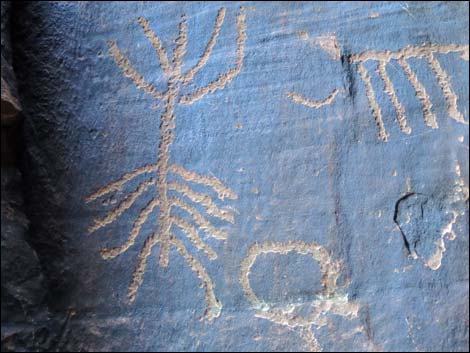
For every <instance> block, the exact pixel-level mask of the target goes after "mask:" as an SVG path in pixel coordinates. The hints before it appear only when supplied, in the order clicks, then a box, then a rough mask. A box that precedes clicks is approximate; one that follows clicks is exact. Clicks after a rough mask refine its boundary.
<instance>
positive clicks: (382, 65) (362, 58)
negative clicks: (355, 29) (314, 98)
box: [348, 43, 469, 141]
mask: <svg viewBox="0 0 470 353" xmlns="http://www.w3.org/2000/svg"><path fill="white" fill-rule="evenodd" d="M468 51H469V46H468V45H459V44H442V45H441V44H429V43H427V44H423V45H420V46H418V45H408V46H406V47H404V48H402V49H399V50H396V51H390V50H366V51H363V52H361V53H358V54H352V55H350V56H349V57H348V60H349V62H350V63H351V64H356V68H357V71H358V73H359V76H360V77H361V79H362V81H363V82H364V86H365V90H366V96H367V99H368V101H369V106H370V108H371V110H372V114H373V116H374V119H375V121H376V124H377V129H378V133H377V135H378V138H379V139H381V140H383V141H387V139H388V137H389V136H388V134H387V132H386V129H385V127H384V124H383V119H382V112H381V109H380V106H379V104H378V102H377V100H376V97H375V93H374V89H373V87H372V83H371V78H370V75H369V72H368V71H367V69H366V68H365V66H364V65H363V64H364V63H365V62H367V61H369V60H372V61H376V62H377V69H376V71H377V73H378V76H379V77H380V78H381V80H382V81H383V84H384V92H385V93H386V94H387V95H388V97H389V99H390V101H391V102H392V104H393V106H394V108H395V111H396V120H397V122H398V124H399V126H400V129H401V131H402V132H404V133H406V134H409V133H411V128H410V127H409V126H408V123H407V120H406V113H405V108H404V107H403V105H402V104H401V103H400V101H399V99H398V97H397V95H396V92H395V89H394V86H393V83H392V81H391V79H390V77H389V76H388V74H387V70H386V66H387V64H389V63H390V62H391V61H392V60H394V61H396V62H397V63H398V65H399V66H400V67H401V68H402V69H403V71H404V73H405V75H406V78H407V79H408V81H409V82H410V84H411V85H412V87H413V88H414V90H415V93H416V97H417V98H418V100H419V101H420V102H421V106H422V112H423V119H424V122H425V123H426V125H428V126H429V127H430V128H432V129H437V128H438V127H439V125H438V122H437V119H436V115H435V114H434V112H433V110H432V102H431V97H430V96H429V94H428V93H427V91H426V88H425V87H424V85H423V84H422V83H421V82H420V81H419V79H418V76H417V75H416V73H415V72H414V71H413V69H412V68H411V66H410V65H409V63H408V61H407V59H410V58H417V59H424V60H426V62H427V63H428V65H429V67H430V68H431V70H432V72H433V73H434V75H435V76H436V79H437V83H438V84H439V87H440V88H441V90H442V93H443V95H444V98H445V101H446V104H447V112H448V114H449V116H450V117H451V118H452V119H454V120H455V121H457V122H459V123H462V124H468V121H466V120H465V119H464V116H463V114H462V113H461V112H460V111H459V109H458V106H457V100H458V97H457V95H456V93H455V91H454V89H453V88H452V85H451V79H450V76H449V75H448V74H447V72H446V71H445V70H444V69H443V68H442V66H441V64H440V63H439V60H438V59H437V58H436V56H435V54H448V53H452V52H455V53H460V58H461V59H462V60H466V61H468Z"/></svg>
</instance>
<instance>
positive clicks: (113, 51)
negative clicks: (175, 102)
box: [107, 40, 164, 99]
mask: <svg viewBox="0 0 470 353" xmlns="http://www.w3.org/2000/svg"><path fill="white" fill-rule="evenodd" d="M107 43H108V48H109V50H108V51H109V55H111V57H112V58H113V59H114V61H115V62H116V64H117V66H119V68H120V69H121V71H122V73H123V74H124V76H126V77H129V78H130V79H131V80H132V82H134V85H135V87H136V88H138V89H143V90H144V91H145V92H146V93H148V94H150V95H151V96H153V97H154V98H156V99H162V98H163V97H164V94H163V93H161V92H159V91H157V90H156V88H155V87H154V86H153V85H151V84H150V83H148V82H146V81H145V80H144V77H143V76H142V75H141V74H140V73H139V72H138V71H137V70H136V69H135V68H134V67H133V66H132V64H131V62H130V61H129V59H128V58H127V57H126V56H125V55H124V54H123V53H121V51H120V50H119V48H118V47H117V45H116V43H115V42H114V41H112V40H109V41H108V42H107Z"/></svg>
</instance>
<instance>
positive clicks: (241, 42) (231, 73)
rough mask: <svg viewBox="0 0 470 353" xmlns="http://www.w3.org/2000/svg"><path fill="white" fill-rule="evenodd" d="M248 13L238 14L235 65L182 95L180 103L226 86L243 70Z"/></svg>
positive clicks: (191, 100) (199, 97)
mask: <svg viewBox="0 0 470 353" xmlns="http://www.w3.org/2000/svg"><path fill="white" fill-rule="evenodd" d="M245 20H246V15H245V13H243V12H242V13H239V14H237V49H236V52H235V67H234V68H231V69H229V70H228V71H227V72H225V73H222V74H219V76H218V77H217V79H216V80H214V81H212V82H209V83H208V84H207V85H205V86H202V87H199V88H197V89H196V90H195V91H194V92H192V93H189V94H187V95H184V96H180V98H179V103H181V104H191V103H193V102H195V101H197V100H199V99H201V98H202V97H204V96H205V95H206V94H208V93H210V92H214V91H215V90H217V89H221V88H224V87H225V86H226V85H227V84H228V83H229V82H230V81H231V80H232V79H233V78H234V77H235V76H236V75H237V74H238V73H239V72H240V70H241V68H242V64H243V55H244V46H245V41H246V23H245Z"/></svg>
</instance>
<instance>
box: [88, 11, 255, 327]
mask: <svg viewBox="0 0 470 353" xmlns="http://www.w3.org/2000/svg"><path fill="white" fill-rule="evenodd" d="M225 13H226V10H225V8H221V9H220V10H219V11H218V13H217V16H216V20H215V24H214V27H213V30H212V34H211V36H210V38H209V41H208V42H207V44H206V46H205V49H204V51H203V53H202V55H201V56H200V58H199V60H198V61H197V63H196V64H195V65H194V66H193V67H192V68H190V69H188V70H187V71H186V72H183V70H182V64H183V56H184V55H185V53H186V45H187V35H186V32H187V30H186V17H185V16H183V18H182V20H181V22H180V23H179V31H178V36H177V38H176V39H175V45H174V49H173V52H172V57H171V59H170V58H169V57H168V53H167V50H166V49H165V48H164V47H163V44H162V41H161V40H160V38H159V37H158V36H157V35H156V34H155V32H154V31H153V29H152V28H151V25H150V23H149V21H148V20H147V19H145V18H143V17H139V18H138V20H137V22H138V24H139V25H140V26H141V27H142V29H143V31H144V34H145V36H146V37H147V39H148V40H149V42H150V44H151V45H152V47H153V48H154V50H155V54H156V56H157V58H158V60H159V62H160V67H161V69H162V71H163V75H164V76H165V78H166V80H167V87H166V89H165V90H163V91H158V90H157V89H156V88H155V87H154V85H153V84H151V83H149V82H147V81H146V80H145V78H144V77H143V75H141V74H140V73H139V72H138V71H137V69H136V68H134V66H133V65H132V64H131V61H130V60H129V59H128V58H127V56H126V55H125V54H124V53H123V52H122V51H121V50H120V49H119V47H118V45H117V44H116V42H114V41H111V40H110V41H108V48H109V54H110V56H111V57H112V58H113V59H114V61H115V63H116V64H117V66H118V67H119V68H120V70H121V71H122V73H123V75H124V76H126V77H128V78H129V79H130V80H131V81H132V83H133V84H134V86H135V87H136V88H137V89H142V90H143V91H144V92H146V93H147V94H149V95H151V96H152V97H154V98H155V99H158V100H162V101H163V107H162V114H161V116H160V141H159V144H158V149H157V153H156V157H157V161H156V163H155V164H146V165H143V166H141V167H138V168H136V169H134V170H132V171H130V172H127V173H125V174H124V175H122V177H120V178H119V179H117V180H115V181H112V182H111V183H109V184H107V185H105V186H103V187H101V188H100V189H98V190H97V191H95V192H93V193H92V194H90V195H89V196H88V197H87V198H86V202H92V201H95V200H97V199H99V198H102V197H103V196H106V195H109V194H110V193H114V192H118V191H122V190H123V188H124V186H125V185H126V183H128V182H129V181H131V180H134V179H135V178H136V177H138V176H140V175H143V174H150V175H151V176H150V177H149V178H148V179H147V180H145V181H144V182H142V183H141V184H140V185H139V186H138V187H137V189H135V190H134V191H132V192H130V193H129V194H127V195H126V196H125V198H124V200H123V201H122V202H121V203H120V204H118V206H116V207H115V208H114V209H112V210H111V211H109V212H108V213H107V214H106V215H105V216H104V217H103V218H97V219H95V220H94V223H93V224H92V225H91V226H90V227H89V228H88V233H93V232H95V231H98V230H99V229H101V228H103V227H105V226H107V225H109V224H111V223H113V222H114V221H116V219H117V218H118V217H119V216H121V215H122V214H123V213H124V212H125V211H126V210H127V209H129V208H130V207H132V205H133V204H134V203H135V201H136V200H137V199H139V197H140V196H141V195H143V194H144V193H145V192H146V191H147V190H149V188H151V187H152V188H154V189H156V194H155V196H154V197H153V198H152V199H151V200H150V201H149V202H148V204H147V205H146V206H145V207H144V208H143V209H142V210H140V212H139V214H138V216H137V218H136V219H135V221H134V223H133V225H132V228H131V230H130V232H129V234H128V237H127V239H126V241H125V242H124V243H122V244H121V245H119V246H116V247H114V248H109V249H108V248H104V249H102V250H101V255H102V257H103V258H104V259H112V258H115V257H116V256H118V255H120V254H122V253H124V252H126V251H127V250H128V249H129V248H130V247H132V246H134V245H135V242H136V240H137V238H138V236H139V235H140V233H141V230H142V227H143V225H144V224H145V223H146V222H147V221H148V219H149V217H150V215H151V214H152V212H153V211H154V210H156V209H157V210H158V216H157V221H158V230H157V231H156V232H154V233H152V234H151V235H149V236H148V237H147V238H146V239H145V242H144V245H143V246H142V249H141V251H140V253H139V255H138V259H137V265H136V267H135V270H134V273H133V275H132V280H131V283H130V285H129V289H128V299H129V301H130V302H132V301H134V300H135V298H136V294H137V292H138V289H139V287H140V285H141V284H142V282H143V276H144V274H145V268H146V265H147V261H148V258H149V256H150V255H151V253H152V250H153V248H154V247H155V246H156V245H159V246H160V251H159V256H158V262H159V265H160V266H163V267H165V266H167V265H168V262H169V251H170V248H171V247H173V248H174V249H176V251H177V252H178V253H179V254H180V255H181V256H182V257H183V259H184V260H185V261H186V262H187V264H188V265H189V267H190V268H191V269H192V270H193V271H194V272H195V273H196V275H197V276H198V278H199V279H200V280H201V287H202V288H204V291H205V301H206V312H205V314H204V315H203V317H202V318H204V319H208V320H212V319H214V318H216V317H218V316H219V314H220V311H221V308H222V304H221V303H220V301H219V300H218V299H217V297H216V296H215V294H214V287H215V286H214V284H213V282H212V280H211V278H210V276H209V275H208V273H207V272H206V269H205V268H204V266H203V265H202V264H201V263H200V262H199V261H198V260H197V259H196V258H195V257H194V256H193V255H191V254H190V252H189V251H188V250H187V249H186V247H185V245H184V243H183V242H182V241H181V240H180V239H179V238H178V237H177V236H176V234H175V233H174V231H173V227H175V228H176V229H178V230H179V232H181V233H182V234H184V235H185V236H186V237H187V238H188V239H189V240H190V242H191V243H192V244H193V245H194V246H195V247H196V249H198V250H200V251H202V252H203V253H204V254H205V255H206V256H207V257H208V258H209V259H210V260H214V259H216V258H217V254H216V252H215V251H214V250H213V249H212V248H211V247H210V246H209V245H208V244H206V243H205V242H204V240H203V239H202V238H201V237H200V235H199V233H200V232H204V233H206V234H207V235H209V236H212V237H214V238H215V239H219V240H224V239H226V238H227V231H226V230H223V229H220V228H217V227H215V226H214V225H212V223H211V221H210V220H209V219H208V218H206V216H204V215H203V214H201V213H200V212H199V211H198V210H197V209H196V207H194V206H192V205H191V204H190V203H188V202H187V201H186V200H185V199H187V200H189V201H190V202H191V203H194V204H196V205H200V206H202V208H203V209H204V210H205V212H206V213H207V214H208V215H209V216H211V217H214V218H218V219H220V220H222V221H225V222H230V223H234V221H235V216H234V211H236V210H235V209H233V208H230V207H226V208H220V207H219V206H218V205H217V204H216V202H215V201H214V200H213V199H212V197H211V195H210V193H206V192H198V191H194V190H193V189H192V188H191V187H190V186H188V185H186V184H184V183H183V182H180V181H178V180H177V179H174V180H168V177H169V175H174V176H176V177H177V178H180V179H181V180H184V181H185V182H190V183H194V184H200V185H202V186H205V187H208V188H210V189H212V191H213V192H215V193H216V194H217V197H218V198H219V199H220V200H224V199H225V198H227V199H231V200H234V199H236V198H237V194H236V193H235V192H234V191H232V190H231V189H230V188H228V187H226V186H225V185H224V184H223V183H222V182H221V181H220V180H219V179H217V178H216V177H214V176H204V175H200V174H198V173H196V172H193V171H188V170H186V169H185V168H183V167H182V166H179V165H176V164H173V165H172V164H170V146H171V145H172V143H173V139H174V133H173V130H174V128H175V112H174V108H175V105H176V104H191V103H193V102H195V101H197V100H199V99H201V98H203V97H204V96H205V95H206V94H208V93H210V92H213V91H215V90H217V89H223V88H224V87H225V86H226V85H227V84H228V83H229V82H230V81H231V80H232V79H233V78H234V77H235V76H236V75H238V73H239V72H240V70H241V67H242V64H243V57H244V46H245V41H246V37H247V36H246V24H245V13H244V11H243V9H242V11H240V13H238V14H237V16H236V28H237V36H236V49H235V64H234V65H233V66H232V67H231V68H229V69H228V71H227V72H225V73H221V74H219V76H218V77H217V78H216V79H215V80H214V81H211V82H209V83H207V84H206V85H204V86H201V87H197V88H195V89H194V90H193V91H192V92H189V93H187V92H186V93H181V88H182V87H183V86H187V85H188V84H190V85H191V87H192V86H193V83H192V80H193V78H194V76H195V74H196V73H197V72H198V71H199V70H200V69H201V68H203V67H204V65H205V64H206V63H207V62H208V60H209V58H210V56H211V53H212V49H213V48H214V46H215V44H216V40H217V37H218V34H219V32H220V28H221V26H222V24H223V22H224V18H225ZM152 175H153V176H152ZM170 190H171V192H172V193H174V194H175V195H169V193H168V192H169V191H170ZM173 208H179V209H181V210H183V211H184V212H185V214H186V217H188V219H189V220H190V221H189V220H188V219H183V218H181V217H176V216H175V215H172V213H171V210H172V209H173Z"/></svg>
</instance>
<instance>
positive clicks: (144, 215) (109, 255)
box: [100, 199, 158, 260]
mask: <svg viewBox="0 0 470 353" xmlns="http://www.w3.org/2000/svg"><path fill="white" fill-rule="evenodd" d="M157 206H158V200H157V199H152V200H150V202H149V203H148V204H147V206H145V207H144V208H143V209H142V210H141V211H140V213H139V216H138V217H137V219H136V220H135V222H134V224H133V225H132V229H131V231H130V232H129V236H128V238H127V240H126V242H125V243H124V244H122V245H120V246H117V247H114V248H111V249H106V248H105V249H102V250H101V252H100V253H101V256H102V257H103V259H105V260H109V259H113V258H115V257H116V256H118V255H120V254H122V253H123V252H125V251H126V250H127V249H129V248H130V247H131V246H132V245H134V243H135V240H136V239H137V237H138V236H139V234H140V230H141V228H142V226H143V225H144V223H145V222H146V221H147V219H148V217H149V215H150V214H151V213H152V211H153V210H154V209H155V207H157Z"/></svg>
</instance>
